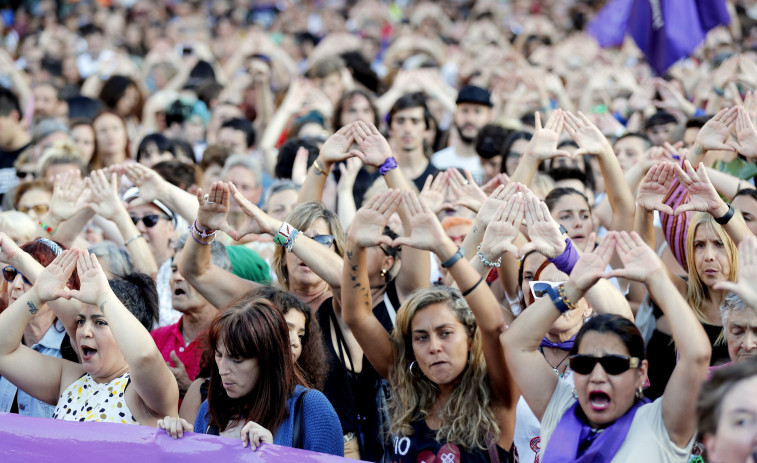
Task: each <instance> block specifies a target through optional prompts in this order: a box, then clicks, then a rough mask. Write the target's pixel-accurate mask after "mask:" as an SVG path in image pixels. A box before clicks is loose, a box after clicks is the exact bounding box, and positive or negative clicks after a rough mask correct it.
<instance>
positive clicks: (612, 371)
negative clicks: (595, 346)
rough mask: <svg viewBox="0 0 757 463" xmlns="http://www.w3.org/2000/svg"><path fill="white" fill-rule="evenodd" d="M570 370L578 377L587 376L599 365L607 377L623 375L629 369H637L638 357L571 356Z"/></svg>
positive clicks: (639, 362)
mask: <svg viewBox="0 0 757 463" xmlns="http://www.w3.org/2000/svg"><path fill="white" fill-rule="evenodd" d="M569 362H570V363H569V365H570V369H571V370H573V372H574V373H578V374H579V375H588V374H590V373H591V372H592V371H594V367H595V366H596V365H597V363H599V364H600V365H602V369H603V370H605V373H607V374H608V375H619V374H621V373H625V372H626V371H628V369H629V368H639V365H640V364H641V360H639V357H626V356H625V355H605V356H604V357H594V356H593V355H580V354H579V355H571V356H570V360H569Z"/></svg>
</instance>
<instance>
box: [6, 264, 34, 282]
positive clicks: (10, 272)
mask: <svg viewBox="0 0 757 463" xmlns="http://www.w3.org/2000/svg"><path fill="white" fill-rule="evenodd" d="M16 275H21V279H22V280H24V283H26V284H27V285H31V284H32V283H31V282H30V281H29V280H27V279H26V277H25V276H24V275H23V274H22V273H21V272H19V271H18V270H16V268H15V267H14V266H12V265H9V266H7V267H5V268H4V269H3V278H5V281H7V282H8V283H13V280H15V279H16Z"/></svg>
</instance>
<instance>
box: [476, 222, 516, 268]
mask: <svg viewBox="0 0 757 463" xmlns="http://www.w3.org/2000/svg"><path fill="white" fill-rule="evenodd" d="M517 236H518V229H517V228H516V227H515V226H514V224H512V223H509V222H506V221H504V220H502V221H496V222H493V223H491V224H489V226H488V227H486V231H485V232H484V239H483V240H482V241H481V253H482V254H484V256H485V257H487V258H489V259H490V260H491V259H496V258H498V257H499V256H501V255H502V254H504V253H505V252H510V253H512V254H513V255H517V254H518V248H517V247H516V246H515V245H514V244H513V240H514V239H515V238H516V237H517Z"/></svg>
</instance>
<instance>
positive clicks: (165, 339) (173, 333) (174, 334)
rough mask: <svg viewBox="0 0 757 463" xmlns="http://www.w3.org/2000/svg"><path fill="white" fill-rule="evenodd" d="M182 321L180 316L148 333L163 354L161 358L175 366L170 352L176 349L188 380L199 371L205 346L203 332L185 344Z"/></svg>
mask: <svg viewBox="0 0 757 463" xmlns="http://www.w3.org/2000/svg"><path fill="white" fill-rule="evenodd" d="M183 321H184V317H181V318H180V319H179V321H178V322H176V323H174V324H173V325H167V326H162V327H160V328H156V329H154V330H152V332H151V333H150V334H151V335H152V338H153V339H154V340H155V344H156V345H157V346H158V350H159V351H160V353H161V354H162V355H163V360H165V361H166V363H168V364H169V365H171V366H173V367H175V366H176V365H174V364H173V362H172V361H171V352H172V351H176V355H177V356H178V357H179V360H181V362H182V363H183V364H184V368H186V369H187V376H189V379H190V380H192V381H194V379H195V377H197V373H199V372H200V361H201V359H202V351H203V349H204V347H205V343H204V339H205V333H202V334H200V335H199V336H197V337H196V338H195V339H194V341H192V342H191V343H189V345H186V343H185V342H184V337H183V336H182V335H181V324H182V322H183Z"/></svg>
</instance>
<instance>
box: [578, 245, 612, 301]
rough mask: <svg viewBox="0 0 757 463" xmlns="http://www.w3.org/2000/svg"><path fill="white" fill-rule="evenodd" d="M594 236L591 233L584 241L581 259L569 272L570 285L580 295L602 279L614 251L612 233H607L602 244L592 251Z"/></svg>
mask: <svg viewBox="0 0 757 463" xmlns="http://www.w3.org/2000/svg"><path fill="white" fill-rule="evenodd" d="M595 239H596V235H595V234H594V233H592V234H591V235H590V236H589V239H588V240H586V248H585V249H584V252H583V254H582V255H581V258H580V259H578V262H576V265H575V266H574V267H573V271H571V272H570V278H569V279H568V283H570V284H571V285H572V286H573V287H574V288H575V289H576V290H578V291H579V292H580V293H581V294H582V295H583V293H585V292H586V291H588V290H589V289H590V288H591V287H592V286H594V284H595V283H596V282H597V281H599V279H600V278H602V274H603V273H604V271H605V268H607V264H609V263H610V259H611V258H612V255H613V251H614V250H615V240H614V236H613V234H612V232H610V233H608V236H606V237H605V240H604V241H602V244H600V245H599V246H597V248H596V249H594V240H595Z"/></svg>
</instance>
